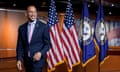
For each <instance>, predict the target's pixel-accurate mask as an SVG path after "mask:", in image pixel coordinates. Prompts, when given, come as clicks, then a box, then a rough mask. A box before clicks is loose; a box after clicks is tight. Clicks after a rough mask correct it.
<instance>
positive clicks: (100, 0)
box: [98, 0, 102, 72]
mask: <svg viewBox="0 0 120 72" xmlns="http://www.w3.org/2000/svg"><path fill="white" fill-rule="evenodd" d="M99 2H100V8H101V5H102V0H99ZM100 18H101V9H100ZM100 22H101V20H100ZM100 48H101V40H100ZM98 72H100V51H99V53H98Z"/></svg>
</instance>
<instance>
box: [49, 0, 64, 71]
mask: <svg viewBox="0 0 120 72" xmlns="http://www.w3.org/2000/svg"><path fill="white" fill-rule="evenodd" d="M48 25H49V28H50V29H49V32H50V39H51V49H50V50H49V52H47V59H48V67H49V69H50V70H54V69H55V66H56V65H57V64H60V63H63V62H64V61H63V56H64V53H63V50H62V42H61V36H60V29H59V27H58V18H57V13H56V6H55V1H54V0H51V3H50V8H49V13H48Z"/></svg>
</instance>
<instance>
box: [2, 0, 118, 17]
mask: <svg viewBox="0 0 120 72" xmlns="http://www.w3.org/2000/svg"><path fill="white" fill-rule="evenodd" d="M55 1H56V6H57V11H58V12H65V10H66V9H65V8H66V4H67V0H55ZM87 1H88V6H89V11H90V13H92V14H95V13H96V12H97V8H98V4H99V0H87ZM49 3H50V0H0V8H7V9H8V8H10V9H20V10H25V9H26V7H27V6H28V5H30V4H33V5H35V6H36V7H37V8H38V10H39V11H48V8H49ZM72 4H73V9H74V12H78V13H81V12H82V7H83V0H72ZM102 4H103V7H104V12H105V14H106V15H114V16H118V15H119V16H120V0H104V1H103V0H102Z"/></svg>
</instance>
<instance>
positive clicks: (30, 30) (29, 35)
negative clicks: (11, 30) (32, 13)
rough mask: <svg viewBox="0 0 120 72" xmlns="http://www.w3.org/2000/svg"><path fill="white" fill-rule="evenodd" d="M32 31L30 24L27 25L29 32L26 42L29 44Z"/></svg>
mask: <svg viewBox="0 0 120 72" xmlns="http://www.w3.org/2000/svg"><path fill="white" fill-rule="evenodd" d="M32 31H33V28H32V24H29V32H28V42H29V43H30V41H31V38H32Z"/></svg>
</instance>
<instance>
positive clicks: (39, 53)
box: [33, 52, 42, 61]
mask: <svg viewBox="0 0 120 72" xmlns="http://www.w3.org/2000/svg"><path fill="white" fill-rule="evenodd" d="M41 56H42V54H41V52H37V53H35V55H34V56H33V60H34V61H39V60H40V59H41Z"/></svg>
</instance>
